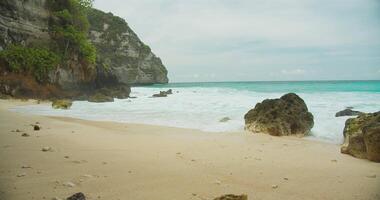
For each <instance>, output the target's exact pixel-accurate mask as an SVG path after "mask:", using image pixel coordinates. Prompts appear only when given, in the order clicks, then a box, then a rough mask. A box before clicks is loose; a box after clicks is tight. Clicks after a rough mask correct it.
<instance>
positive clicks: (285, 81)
mask: <svg viewBox="0 0 380 200" xmlns="http://www.w3.org/2000/svg"><path fill="white" fill-rule="evenodd" d="M289 82H294V83H305V82H380V79H379V80H375V79H372V80H370V79H368V80H360V79H357V80H278V81H264V80H259V81H189V82H186V81H184V82H169V83H156V84H153V85H166V84H182V83H289ZM144 86H146V85H137V87H144ZM134 87H135V86H134Z"/></svg>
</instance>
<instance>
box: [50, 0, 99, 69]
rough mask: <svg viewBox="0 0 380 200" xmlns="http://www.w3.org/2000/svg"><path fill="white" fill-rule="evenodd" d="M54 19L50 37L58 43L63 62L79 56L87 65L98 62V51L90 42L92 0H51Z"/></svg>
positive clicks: (51, 22) (51, 24) (51, 23)
mask: <svg viewBox="0 0 380 200" xmlns="http://www.w3.org/2000/svg"><path fill="white" fill-rule="evenodd" d="M48 5H49V9H50V10H51V12H52V13H53V14H52V18H51V21H50V25H49V26H50V35H51V36H52V38H53V39H54V40H55V41H56V43H57V49H56V51H58V52H59V53H60V54H61V55H62V58H63V60H65V59H66V58H67V57H71V55H78V56H79V59H80V60H82V61H85V62H86V63H85V64H87V65H89V64H94V63H95V61H96V49H95V47H94V46H93V45H92V44H91V43H90V41H89V40H88V29H89V22H88V19H87V12H88V10H89V9H90V8H91V6H92V0H49V1H48Z"/></svg>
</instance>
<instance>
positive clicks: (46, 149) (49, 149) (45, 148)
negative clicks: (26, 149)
mask: <svg viewBox="0 0 380 200" xmlns="http://www.w3.org/2000/svg"><path fill="white" fill-rule="evenodd" d="M41 151H43V152H48V151H53V149H52V148H51V147H42V149H41Z"/></svg>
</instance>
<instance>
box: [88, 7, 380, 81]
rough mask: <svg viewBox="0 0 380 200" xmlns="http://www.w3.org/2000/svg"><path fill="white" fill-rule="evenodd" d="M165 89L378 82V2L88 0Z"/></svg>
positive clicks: (379, 10) (379, 36) (379, 39)
mask: <svg viewBox="0 0 380 200" xmlns="http://www.w3.org/2000/svg"><path fill="white" fill-rule="evenodd" d="M94 6H95V7H96V8H98V9H101V10H103V11H106V12H112V13H114V14H115V15H118V16H120V17H122V18H124V19H125V20H126V21H127V22H128V24H129V26H130V27H131V28H132V29H133V30H134V31H135V32H136V33H137V34H138V36H139V37H140V39H141V40H142V41H143V42H144V43H146V44H147V45H149V46H150V47H151V48H152V50H153V52H154V53H155V54H156V55H157V56H159V57H160V58H161V59H162V61H163V63H164V64H165V66H166V67H167V69H168V71H169V79H170V81H171V82H188V81H192V82H197V81H260V80H337V79H339V80H341V79H349V80H352V79H380V0H95V5H94Z"/></svg>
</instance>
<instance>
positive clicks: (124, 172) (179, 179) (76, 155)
mask: <svg viewBox="0 0 380 200" xmlns="http://www.w3.org/2000/svg"><path fill="white" fill-rule="evenodd" d="M28 103H30V102H22V101H17V100H0V122H1V123H0V131H1V133H0V148H1V149H2V150H1V151H0V159H1V160H3V161H5V160H6V161H7V162H0V177H1V178H0V199H10V200H12V199H43V197H45V199H51V198H53V197H59V198H61V199H65V198H66V197H68V196H70V195H72V194H73V193H75V192H83V193H84V194H85V195H86V196H87V197H88V199H135V200H139V199H141V200H142V199H194V200H195V199H211V200H212V199H213V198H215V197H217V196H220V195H223V194H227V193H234V194H243V193H244V194H248V199H280V198H281V199H345V200H347V199H379V198H380V191H378V188H379V186H380V164H379V163H373V162H369V161H367V160H361V159H357V158H353V157H351V156H348V155H345V154H341V153H340V151H339V145H336V144H330V143H326V142H322V141H315V140H309V139H305V138H297V137H272V136H269V135H265V134H248V133H246V132H243V131H237V132H227V133H225V132H222V133H218V134H204V133H205V132H204V131H200V130H193V129H183V128H172V127H163V126H155V125H144V124H131V123H117V122H100V121H89V120H82V119H76V118H67V117H51V116H39V115H31V114H25V113H17V112H11V111H8V110H7V108H10V107H11V106H16V105H26V104H28ZM36 122H39V124H40V126H41V127H42V129H41V130H40V131H33V130H32V127H30V124H35V123H36ZM16 129H19V130H20V131H21V132H11V131H12V130H16ZM23 132H25V133H28V134H29V135H30V137H21V133H23ZM46 146H48V147H51V148H52V149H53V151H52V152H42V151H41V148H43V147H46ZM67 156H68V157H67ZM66 157H67V158H66ZM23 166H24V167H25V166H29V167H31V168H23ZM19 175H23V176H20V177H18V176H19ZM68 182H70V183H73V184H74V186H72V187H71V186H68V185H70V184H67V183H68ZM326 183H328V184H326ZM272 186H277V187H276V188H274V187H272ZM31 197H33V198H31Z"/></svg>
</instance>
